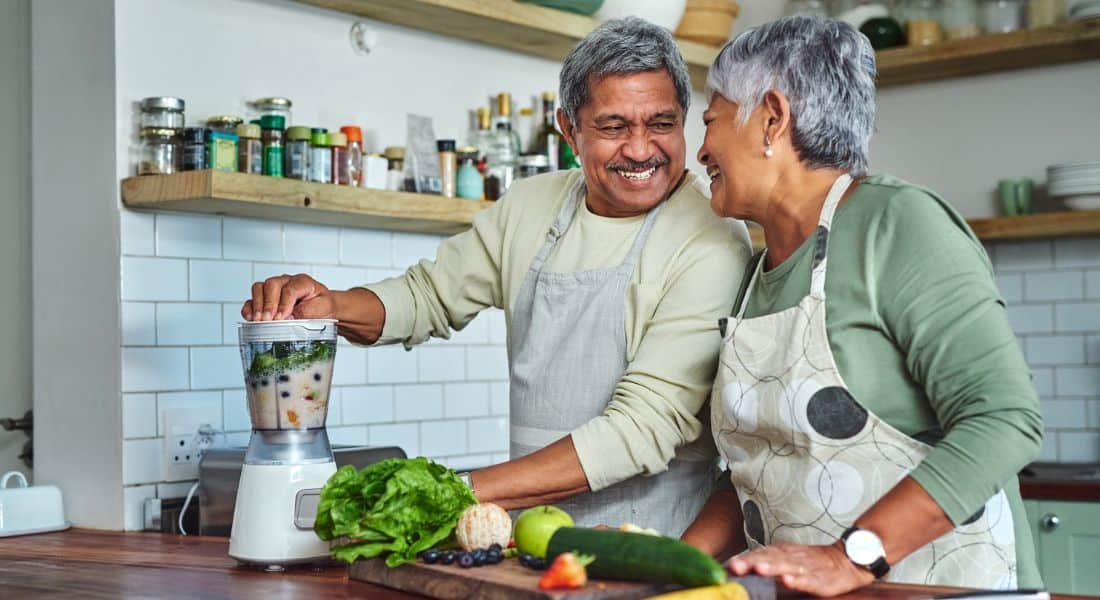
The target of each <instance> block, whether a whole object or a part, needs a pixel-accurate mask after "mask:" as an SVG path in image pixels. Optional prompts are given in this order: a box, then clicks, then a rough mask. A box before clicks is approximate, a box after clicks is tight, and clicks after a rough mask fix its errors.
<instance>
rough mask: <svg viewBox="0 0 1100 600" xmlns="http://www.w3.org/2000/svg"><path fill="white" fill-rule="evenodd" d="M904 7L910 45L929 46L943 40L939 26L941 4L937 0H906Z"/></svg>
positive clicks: (941, 11)
mask: <svg viewBox="0 0 1100 600" xmlns="http://www.w3.org/2000/svg"><path fill="white" fill-rule="evenodd" d="M904 8H905V15H906V18H907V19H908V22H907V24H906V31H907V33H908V34H909V45H910V46H931V45H932V44H938V43H940V42H942V41H943V28H942V27H941V26H940V19H941V17H942V13H943V6H942V4H941V3H940V1H939V0H906V2H905V5H904Z"/></svg>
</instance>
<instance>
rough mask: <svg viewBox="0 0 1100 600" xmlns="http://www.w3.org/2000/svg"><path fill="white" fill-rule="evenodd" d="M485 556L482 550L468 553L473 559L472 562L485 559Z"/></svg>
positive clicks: (476, 549) (477, 549) (478, 549)
mask: <svg viewBox="0 0 1100 600" xmlns="http://www.w3.org/2000/svg"><path fill="white" fill-rule="evenodd" d="M486 554H487V553H486V552H485V549H484V548H475V549H474V551H473V552H470V555H471V556H473V557H474V560H477V559H478V558H485V555H486Z"/></svg>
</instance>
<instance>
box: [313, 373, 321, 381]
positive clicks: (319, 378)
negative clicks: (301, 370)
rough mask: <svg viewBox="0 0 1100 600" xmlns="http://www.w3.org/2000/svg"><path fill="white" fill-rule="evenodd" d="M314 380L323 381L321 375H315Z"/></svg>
mask: <svg viewBox="0 0 1100 600" xmlns="http://www.w3.org/2000/svg"><path fill="white" fill-rule="evenodd" d="M313 380H314V381H321V374H320V373H314V374H313Z"/></svg>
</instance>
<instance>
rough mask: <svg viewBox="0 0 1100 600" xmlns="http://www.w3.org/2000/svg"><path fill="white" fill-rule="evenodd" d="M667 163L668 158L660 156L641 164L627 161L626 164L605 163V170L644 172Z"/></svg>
mask: <svg viewBox="0 0 1100 600" xmlns="http://www.w3.org/2000/svg"><path fill="white" fill-rule="evenodd" d="M668 163H669V160H668V157H667V156H664V155H661V156H654V157H651V158H649V159H646V160H644V161H641V162H638V161H633V160H628V161H626V162H609V163H607V165H606V168H608V169H610V170H612V171H646V170H648V169H656V168H657V167H663V166H665V165H667V164H668Z"/></svg>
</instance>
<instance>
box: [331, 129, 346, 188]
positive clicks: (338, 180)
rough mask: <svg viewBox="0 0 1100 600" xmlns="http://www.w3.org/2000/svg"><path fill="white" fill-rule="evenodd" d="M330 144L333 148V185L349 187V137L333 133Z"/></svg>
mask: <svg viewBox="0 0 1100 600" xmlns="http://www.w3.org/2000/svg"><path fill="white" fill-rule="evenodd" d="M328 143H329V146H331V147H332V183H335V184H336V185H348V183H349V181H350V179H349V177H350V175H349V173H348V136H346V135H344V134H342V133H337V132H332V133H330V134H329V136H328Z"/></svg>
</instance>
